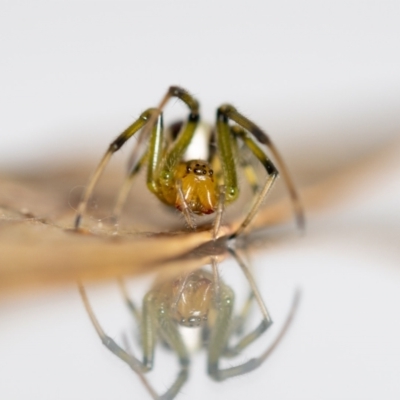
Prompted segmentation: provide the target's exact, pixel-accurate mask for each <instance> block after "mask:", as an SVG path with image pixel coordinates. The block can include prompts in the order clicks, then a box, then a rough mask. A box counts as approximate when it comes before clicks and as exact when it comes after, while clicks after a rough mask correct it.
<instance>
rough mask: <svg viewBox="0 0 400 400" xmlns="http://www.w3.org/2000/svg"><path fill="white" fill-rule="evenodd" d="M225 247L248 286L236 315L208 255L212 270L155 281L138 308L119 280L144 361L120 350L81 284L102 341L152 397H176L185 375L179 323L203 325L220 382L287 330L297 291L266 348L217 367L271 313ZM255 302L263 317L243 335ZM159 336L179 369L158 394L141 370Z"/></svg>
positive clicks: (151, 359)
mask: <svg viewBox="0 0 400 400" xmlns="http://www.w3.org/2000/svg"><path fill="white" fill-rule="evenodd" d="M229 251H230V253H231V254H232V255H233V257H234V258H235V259H236V261H237V262H238V264H239V266H240V267H241V269H242V271H243V272H244V274H245V276H246V278H247V280H248V281H249V284H250V289H251V290H250V294H249V296H248V299H247V301H246V302H245V304H244V306H243V308H242V310H241V311H240V312H239V313H238V314H235V313H234V300H235V296H234V292H233V290H232V288H231V287H229V286H228V285H226V284H225V283H224V282H223V281H222V280H220V278H219V274H218V266H217V260H216V258H215V257H214V256H212V257H211V258H210V264H211V272H210V271H207V270H206V269H205V268H201V269H198V270H196V271H192V272H189V273H186V274H183V275H179V276H174V277H169V278H168V279H165V278H159V279H157V280H156V282H155V283H154V285H153V287H152V288H151V289H150V291H149V292H148V293H147V294H146V295H145V296H144V299H143V306H142V311H141V312H139V310H138V309H137V308H136V306H135V305H134V303H133V302H132V300H131V299H130V298H129V296H128V294H127V292H126V290H125V288H124V286H123V284H122V283H121V288H122V293H123V295H124V298H125V301H126V303H127V306H128V307H129V309H130V310H131V311H132V313H133V315H134V317H135V319H136V320H137V321H138V323H139V324H140V327H141V340H140V342H141V346H142V350H143V358H142V360H139V359H138V358H137V357H136V356H135V355H133V354H132V353H131V351H128V350H124V349H123V348H122V347H120V346H119V345H118V344H117V343H116V342H115V341H114V340H113V339H112V338H110V337H109V336H107V335H106V333H105V332H104V331H103V329H102V327H101V326H100V324H99V322H98V320H97V318H96V316H95V315H94V313H93V310H92V308H91V306H90V304H89V300H88V298H87V295H86V292H85V290H84V288H83V286H82V285H80V286H79V290H80V294H81V296H82V299H83V302H84V305H85V307H86V310H87V312H88V314H89V317H90V319H91V321H92V323H93V325H94V327H95V329H96V331H97V333H98V335H99V337H100V339H101V341H102V342H103V344H104V345H105V346H106V347H107V348H108V349H109V350H110V351H111V352H112V353H114V354H115V355H116V356H117V357H119V358H120V359H121V360H123V361H124V362H126V363H127V364H128V365H129V366H130V367H131V368H132V369H133V371H135V372H136V373H137V374H138V376H139V377H140V379H141V380H142V382H143V384H144V385H145V387H146V388H147V390H148V392H149V393H150V395H151V396H152V398H153V399H164V400H167V399H174V398H175V396H176V395H177V394H178V393H179V391H180V389H181V388H182V386H183V385H184V383H185V382H186V381H187V379H188V376H189V364H190V353H189V350H188V348H187V345H186V343H185V341H184V339H183V337H182V334H181V332H180V327H181V326H185V327H191V328H198V329H201V338H202V339H201V341H202V342H201V345H202V347H203V348H204V349H205V350H206V351H207V355H208V360H207V372H208V375H209V376H210V377H211V378H212V379H214V380H216V381H223V380H225V379H228V378H231V377H234V376H238V375H242V374H245V373H248V372H251V371H253V370H254V369H256V368H258V367H259V366H260V365H261V364H262V363H263V362H264V361H265V360H266V358H267V357H268V355H269V354H270V353H271V352H272V351H273V350H274V348H275V347H276V346H277V344H278V343H279V341H280V340H281V339H282V337H283V336H284V334H285V332H286V331H287V328H288V327H289V324H290V322H291V320H292V318H293V315H294V313H295V310H296V307H297V304H298V300H299V293H298V292H296V294H295V296H294V301H293V305H292V307H291V310H290V313H289V314H288V316H287V318H286V322H285V324H284V326H283V327H282V328H281V331H280V332H279V334H278V336H277V337H276V339H275V340H274V342H273V343H272V344H271V345H270V347H269V348H267V349H266V350H265V351H264V352H262V353H261V354H260V355H259V356H258V357H256V358H252V359H250V360H248V361H246V362H244V363H241V364H239V365H236V366H233V367H228V368H222V367H221V365H220V361H221V359H223V358H231V357H235V356H237V355H239V354H240V353H241V352H242V351H243V350H244V349H245V348H246V347H247V346H248V345H250V344H251V343H253V342H254V341H256V340H257V339H258V338H259V337H260V336H261V335H262V334H263V333H264V332H265V331H266V330H267V329H268V327H269V326H270V325H271V324H272V319H271V317H270V314H269V312H268V310H267V308H266V306H265V304H264V301H263V300H262V297H261V295H260V292H259V290H258V288H257V286H256V284H255V281H254V279H253V277H252V275H251V273H250V270H249V269H248V267H247V265H246V264H245V263H244V261H243V259H242V258H241V257H239V255H238V254H237V252H236V251H235V250H233V249H229ZM253 301H256V302H257V303H258V306H259V308H260V310H261V313H262V319H261V322H260V323H259V324H258V326H256V328H255V329H253V330H252V331H250V332H249V333H247V334H243V328H244V327H245V324H246V322H247V316H248V312H249V309H250V305H251V304H252V302H253ZM235 337H236V338H237V341H236V343H235V344H233V345H232V344H231V341H232V340H231V339H233V338H235ZM159 340H160V341H161V342H163V343H164V344H166V345H167V347H168V348H170V349H171V350H172V351H173V352H174V353H175V354H176V356H177V357H178V361H179V372H178V374H177V376H176V378H175V380H174V381H173V382H172V384H171V385H170V387H169V388H168V390H167V391H166V392H165V393H164V394H162V395H159V394H157V393H156V392H155V390H154V389H153V387H152V385H151V384H150V383H149V382H148V380H147V378H146V377H145V373H146V372H148V371H150V370H152V369H153V367H154V363H155V356H154V352H155V347H156V344H157V341H159Z"/></svg>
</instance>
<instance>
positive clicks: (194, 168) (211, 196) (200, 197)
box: [157, 160, 218, 215]
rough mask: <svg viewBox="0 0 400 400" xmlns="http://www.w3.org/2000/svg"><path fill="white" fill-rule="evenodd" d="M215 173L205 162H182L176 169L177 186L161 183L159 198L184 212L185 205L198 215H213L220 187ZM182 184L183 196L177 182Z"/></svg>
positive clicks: (175, 180) (175, 179)
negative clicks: (179, 191)
mask: <svg viewBox="0 0 400 400" xmlns="http://www.w3.org/2000/svg"><path fill="white" fill-rule="evenodd" d="M213 175H214V171H213V169H212V168H211V166H210V164H209V163H208V162H206V161H204V160H191V161H187V162H181V163H179V164H178V165H177V167H176V169H175V174H174V179H173V181H174V182H175V184H173V185H168V186H167V185H164V184H163V183H162V182H160V187H161V191H160V192H158V193H157V195H158V198H159V199H160V200H162V201H164V202H165V203H167V204H169V205H171V206H174V207H176V208H177V209H178V210H179V211H183V210H184V207H185V203H186V205H187V206H188V208H189V210H190V211H191V212H192V213H194V214H198V215H205V214H212V213H213V212H214V211H215V210H216V208H217V203H218V196H217V193H218V187H217V185H216V181H215V179H214V176H213ZM179 181H180V182H181V188H182V193H183V196H182V197H181V196H180V195H179V193H178V190H177V185H176V182H179Z"/></svg>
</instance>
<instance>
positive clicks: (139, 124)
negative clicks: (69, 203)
mask: <svg viewBox="0 0 400 400" xmlns="http://www.w3.org/2000/svg"><path fill="white" fill-rule="evenodd" d="M156 111H157V110H155V109H148V110H146V111H145V112H144V113H142V114H141V116H140V117H139V118H138V119H137V120H136V121H135V122H134V123H133V124H132V125H130V126H129V127H128V128H127V129H126V130H125V131H124V132H122V133H121V134H120V135H119V136H118V137H117V138H116V139H115V140H114V141H113V142H112V143H111V144H110V146H109V148H108V150H107V151H106V153H105V154H104V156H103V158H102V159H101V161H100V163H99V165H98V166H97V168H96V169H95V171H94V174H93V175H92V177H91V179H90V181H89V185H88V186H87V188H86V191H85V192H84V194H83V197H82V200H81V202H80V203H79V206H78V209H77V212H76V217H75V229H78V228H79V225H80V223H81V219H82V215H83V213H84V212H85V210H86V207H87V203H88V201H89V198H90V196H91V194H92V192H93V189H94V187H95V185H96V183H97V181H98V180H99V178H100V176H101V174H102V173H103V171H104V169H105V167H106V166H107V164H108V162H109V161H110V158H111V156H112V155H113V154H114V153H115V152H116V151H118V150H119V149H120V148H121V147H122V146H123V145H124V143H125V142H126V141H127V140H128V139H130V138H131V137H132V136H133V135H134V134H135V133H136V132H138V131H139V130H140V129H141V128H143V127H144V126H145V125H146V124H147V123H148V122H149V120H150V119H151V116H152V115H153V114H156Z"/></svg>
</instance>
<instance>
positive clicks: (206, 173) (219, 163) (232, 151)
mask: <svg viewBox="0 0 400 400" xmlns="http://www.w3.org/2000/svg"><path fill="white" fill-rule="evenodd" d="M172 97H176V98H178V99H180V100H181V101H183V102H184V103H185V104H186V105H187V107H188V108H189V111H190V113H189V117H188V119H187V122H186V123H185V124H180V125H179V127H180V129H179V132H177V134H176V137H174V136H175V135H168V136H167V135H165V134H164V129H163V113H162V111H163V109H164V107H165V105H166V104H167V102H168V100H169V99H170V98H172ZM199 121H200V114H199V103H198V101H197V100H196V99H195V98H194V97H193V96H192V95H190V94H189V93H188V92H187V91H186V90H184V89H182V88H180V87H177V86H171V87H170V88H169V89H168V91H167V93H166V95H165V96H164V98H163V99H162V101H161V103H160V105H159V106H158V107H157V108H150V109H148V110H146V111H145V112H143V113H142V114H141V115H140V117H139V118H138V119H137V120H136V121H135V122H134V123H133V124H132V125H130V126H129V127H128V128H127V129H126V130H125V131H124V132H122V133H121V134H120V135H119V136H118V137H117V138H116V139H115V140H114V141H113V142H112V143H111V144H110V146H109V148H108V150H107V152H106V153H105V155H104V156H103V158H102V160H101V162H100V163H99V165H98V167H97V169H96V170H95V172H94V174H93V176H92V178H91V180H90V182H89V185H88V186H87V188H86V191H85V193H84V195H83V197H82V200H81V202H80V204H79V206H78V210H77V214H76V218H75V228H76V229H78V228H79V226H80V223H81V220H82V215H83V214H84V212H85V210H86V207H87V204H88V200H89V198H90V196H91V194H92V192H93V189H94V187H95V185H96V183H97V181H98V179H99V178H100V176H101V174H102V172H103V170H104V168H105V167H106V165H107V163H108V161H109V160H110V158H111V156H112V155H113V154H114V153H115V152H116V151H117V150H119V149H120V148H121V147H122V146H123V145H124V144H125V142H126V141H127V140H128V139H130V138H131V137H132V136H134V135H135V134H137V133H138V132H140V131H141V134H140V137H139V140H138V146H137V148H136V150H137V151H138V153H140V149H143V147H144V152H143V151H142V153H143V154H140V155H139V156H138V160H136V161H137V162H136V163H135V164H134V166H133V168H132V169H131V172H130V173H129V175H128V178H127V179H126V182H125V184H124V185H123V187H122V189H121V191H120V194H119V196H118V200H117V203H116V207H115V210H114V216H115V217H116V218H117V217H118V215H119V213H120V211H121V208H122V206H123V204H124V202H125V200H126V197H127V194H128V191H129V188H130V184H131V181H132V179H133V178H134V177H135V176H136V175H137V174H138V172H139V171H140V169H141V167H142V166H143V165H144V164H145V163H147V187H148V189H149V190H150V191H151V192H152V193H153V194H154V195H155V196H157V197H158V199H159V200H160V201H161V202H163V203H164V204H167V205H169V206H172V207H175V208H177V209H178V210H180V211H181V212H182V213H183V215H184V217H185V219H186V222H187V224H188V225H189V226H190V227H191V228H192V229H195V228H196V223H195V221H194V214H196V215H200V216H201V215H207V214H212V213H216V215H217V216H216V218H215V224H214V237H215V236H216V234H217V232H218V227H219V225H220V222H221V216H222V213H223V210H224V208H225V205H226V204H230V203H232V202H234V201H235V200H237V198H238V196H239V187H238V179H237V171H236V160H237V159H238V157H237V152H238V151H239V150H238V149H239V147H238V144H237V142H238V140H240V141H242V142H243V144H244V145H245V146H247V147H248V149H249V150H250V151H251V153H252V154H253V155H254V156H255V158H256V159H258V160H259V162H260V163H261V164H262V165H263V166H264V168H265V170H266V172H267V174H268V176H267V178H266V181H265V183H264V185H263V186H262V188H261V190H260V191H259V192H258V191H256V190H255V193H256V194H255V201H254V204H253V205H252V207H251V209H250V211H249V212H248V214H247V216H246V217H245V218H244V220H243V222H242V224H241V226H240V227H239V228H238V230H237V231H236V232H235V233H234V234H233V235H232V236H231V237H236V236H237V235H239V234H240V233H242V232H243V231H244V229H245V228H246V227H247V226H248V225H249V224H250V222H251V221H252V219H253V218H254V216H255V215H256V214H257V212H258V210H259V208H260V206H261V204H262V202H263V200H264V199H265V197H266V196H267V195H268V193H269V191H270V189H271V187H272V185H273V184H274V182H275V180H276V178H277V176H278V170H277V168H276V167H275V166H274V164H273V163H272V161H271V160H270V159H269V158H268V157H267V155H266V154H265V152H264V151H263V149H262V148H261V147H260V146H259V144H258V143H257V142H259V143H260V144H262V145H265V146H266V147H267V148H269V149H270V151H271V153H272V155H273V156H274V158H275V160H276V161H277V163H278V165H279V166H280V171H281V174H282V175H283V178H284V180H285V182H286V185H287V187H288V189H289V193H290V197H291V200H292V202H293V206H294V210H295V214H296V219H297V223H298V225H299V226H300V227H303V225H304V215H303V210H302V207H301V204H300V201H299V197H298V195H297V192H296V190H295V187H294V184H293V182H292V180H291V178H290V175H289V173H288V171H287V168H286V167H285V165H284V162H283V160H282V158H281V156H280V154H279V152H278V151H277V149H276V147H275V146H274V145H273V143H272V142H271V140H270V138H269V137H268V136H267V134H266V133H265V132H263V131H262V130H261V129H260V128H259V127H258V126H257V125H255V124H254V123H253V122H251V121H250V120H249V119H247V118H246V117H244V116H243V115H242V114H240V113H239V112H238V111H237V110H236V109H235V108H234V107H233V106H231V105H229V104H224V105H222V106H220V107H219V108H218V110H217V121H216V126H215V128H214V129H212V133H211V134H210V135H209V145H208V147H209V152H208V154H209V155H208V159H207V160H197V159H196V160H188V161H187V160H185V159H184V157H185V154H186V152H187V150H188V148H189V146H190V144H191V143H192V141H193V138H194V135H195V134H196V133H197V131H198V128H199V126H200V123H199ZM231 122H233V123H234V124H231ZM254 139H255V140H254ZM146 141H147V143H146ZM215 145H216V147H217V151H215ZM251 168H252V167H251V166H250V165H246V166H245V169H246V170H247V173H246V174H245V175H246V177H247V178H248V179H249V180H250V183H251V184H252V185H253V187H257V185H256V182H255V181H254V178H252V177H253V176H254V173H253V172H254V171H252V170H251ZM245 172H246V171H245Z"/></svg>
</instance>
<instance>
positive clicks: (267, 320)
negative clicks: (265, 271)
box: [224, 248, 272, 356]
mask: <svg viewBox="0 0 400 400" xmlns="http://www.w3.org/2000/svg"><path fill="white" fill-rule="evenodd" d="M228 251H229V252H230V253H231V255H232V256H233V257H234V258H235V260H236V261H237V263H238V264H239V266H240V268H241V269H242V271H243V273H244V274H245V276H246V279H247V280H248V282H249V284H250V287H251V294H252V295H251V296H249V299H248V301H247V303H246V304H245V307H244V310H243V313H246V309H247V310H248V309H249V306H250V302H251V301H252V300H253V299H255V300H256V302H257V303H258V306H259V308H260V311H261V313H262V316H263V318H262V320H261V322H260V324H259V325H258V326H257V327H256V328H255V329H254V330H253V331H251V332H250V333H248V334H247V335H245V336H244V337H243V338H242V339H241V340H240V341H239V342H238V343H237V344H236V345H235V346H233V347H231V348H226V350H225V354H224V355H228V356H234V355H237V354H239V353H240V352H241V351H242V350H243V349H245V348H246V347H247V346H248V345H250V344H251V343H253V342H254V341H255V340H257V339H258V338H259V337H260V336H261V335H262V334H263V333H264V332H265V331H266V330H267V329H268V328H269V327H270V326H271V325H272V319H271V316H270V314H269V312H268V309H267V307H266V305H265V303H264V301H263V299H262V297H261V293H260V291H259V289H258V287H257V285H256V282H255V280H254V278H253V275H252V274H251V271H250V269H249V267H248V266H247V265H246V263H245V262H244V260H243V259H242V258H241V257H240V256H239V254H238V253H237V252H236V251H235V250H234V249H233V248H228ZM242 316H243V317H244V318H245V317H246V314H242Z"/></svg>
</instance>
